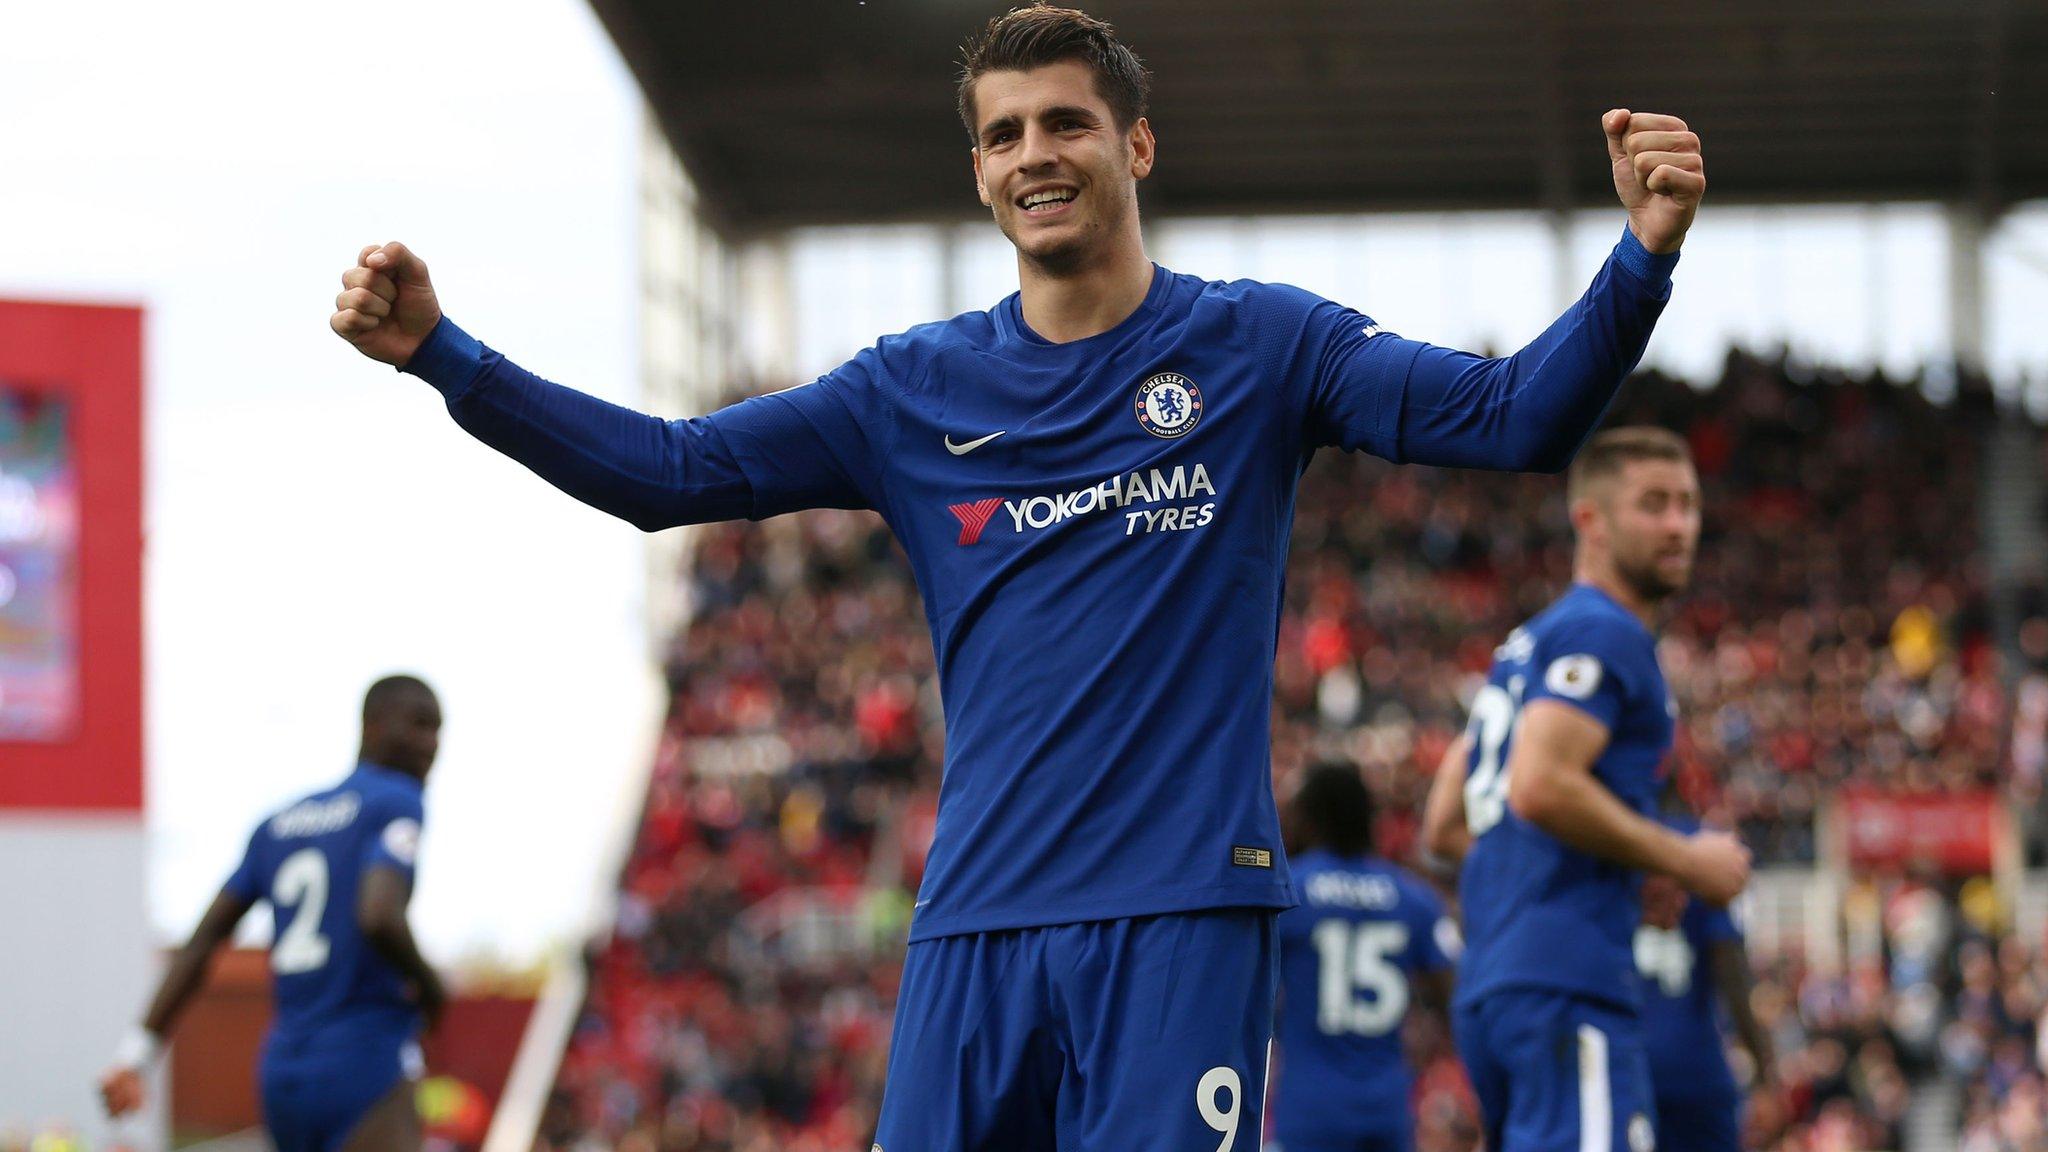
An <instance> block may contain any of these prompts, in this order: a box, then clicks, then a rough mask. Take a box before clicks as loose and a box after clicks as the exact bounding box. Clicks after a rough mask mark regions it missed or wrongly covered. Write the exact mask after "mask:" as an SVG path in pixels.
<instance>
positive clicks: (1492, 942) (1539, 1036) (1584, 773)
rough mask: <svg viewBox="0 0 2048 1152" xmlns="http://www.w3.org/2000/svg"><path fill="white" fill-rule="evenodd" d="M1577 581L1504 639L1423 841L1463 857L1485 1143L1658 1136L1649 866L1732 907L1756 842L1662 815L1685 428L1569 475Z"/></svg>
mask: <svg viewBox="0 0 2048 1152" xmlns="http://www.w3.org/2000/svg"><path fill="white" fill-rule="evenodd" d="M1566 493H1567V499H1568V500H1569V501H1570V504H1571V520H1572V528H1573V530H1574V531H1575V532H1576V534H1577V537H1578V541H1577V550H1576V553H1575V556H1574V560H1573V577H1574V581H1575V582H1574V583H1573V585H1572V587H1571V588H1570V590H1569V591H1567V592H1566V593H1565V594H1564V595H1563V596H1560V597H1559V598H1558V599H1557V600H1556V602H1554V603H1553V604H1551V606H1550V607H1549V608H1546V609H1545V610H1544V611H1543V612H1542V613H1540V614H1539V615H1537V616H1536V617H1535V618H1534V619H1532V620H1530V621H1529V622H1528V623H1527V624H1525V625H1523V626H1522V627H1520V628H1517V629H1515V630H1514V631H1513V632H1512V633H1510V634H1509V636H1508V638H1507V642H1506V643H1504V644H1502V645H1501V646H1500V647H1499V648H1498V649H1496V650H1495V652H1494V665H1493V671H1492V674H1491V675H1490V676H1489V677H1488V678H1487V682H1486V685H1485V686H1484V687H1482V688H1481V689H1480V690H1479V692H1478V694H1477V695H1476V696H1475V697H1474V698H1473V701H1472V717H1471V721H1470V723H1469V724H1468V725H1467V726H1466V731H1465V736H1464V737H1463V738H1462V739H1461V740H1460V741H1459V747H1460V748H1463V749H1465V750H1467V756H1468V758H1469V764H1468V767H1467V771H1466V772H1465V773H1463V778H1464V783H1463V795H1462V801H1463V803H1462V813H1463V817H1464V822H1465V825H1466V828H1467V834H1468V835H1469V836H1470V841H1469V848H1468V847H1467V845H1466V841H1465V840H1464V838H1463V837H1461V836H1458V835H1456V834H1454V833H1450V832H1448V831H1447V829H1446V827H1445V825H1446V824H1447V823H1448V822H1449V817H1450V816H1451V814H1452V813H1454V812H1455V811H1456V807H1457V806H1454V805H1452V804H1450V803H1448V802H1446V801H1445V799H1444V794H1445V793H1446V792H1448V791H1450V790H1451V789H1453V788H1455V787H1456V781H1457V778H1458V775H1459V774H1458V772H1457V769H1456V768H1455V766H1446V768H1445V769H1443V770H1442V773H1441V775H1440V777H1439V780H1438V782H1437V785H1436V787H1435V788H1434V789H1433V790H1432V802H1431V804H1430V805H1429V810H1428V814H1427V817H1426V820H1425V828H1424V838H1425V842H1426V843H1427V844H1428V845H1429V846H1430V848H1431V849H1432V850H1433V851H1435V852H1438V853H1439V854H1443V855H1448V856H1453V857H1455V856H1457V855H1458V854H1459V853H1460V852H1463V854H1464V871H1463V874H1462V877H1461V884H1460V897H1461V899H1462V901H1463V905H1464V920H1465V933H1464V935H1465V948H1466V951H1465V956H1464V960H1463V966H1462V968H1461V970H1460V973H1459V979H1458V994H1457V998H1456V1003H1455V1006H1454V1010H1453V1029H1454V1032H1455V1034H1456V1037H1457V1042H1458V1050H1459V1053H1460V1054H1461V1055H1462V1056H1463V1057H1464V1060H1465V1067H1466V1070H1467V1071H1468V1072H1469V1073H1470V1074H1471V1077H1472V1085H1473V1088H1474V1089H1475V1090H1476V1091H1477V1092H1478V1094H1479V1103H1480V1109H1481V1111H1482V1112H1483V1113H1484V1122H1485V1129H1486V1146H1487V1147H1488V1148H1489V1149H1493V1150H1494V1152H1551V1150H1558V1152H1608V1150H1609V1149H1619V1148H1627V1149H1631V1150H1632V1152H1650V1149H1651V1148H1653V1147H1655V1144H1656V1135H1655V1127H1654V1119H1653V1116H1654V1108H1655V1103H1654V1100H1653V1097H1652V1091H1651V1084H1650V1079H1649V1071H1648V1069H1647V1067H1646V1066H1645V1054H1644V1047H1643V1040H1642V1031H1641V1021H1640V1018H1639V1015H1638V1013H1639V1010H1640V1008H1639V1003H1638V992H1637V981H1636V977H1635V973H1634V968H1635V961H1634V955H1633V950H1632V944H1633V941H1634V938H1635V931H1636V926H1637V923H1638V922H1639V920H1640V919H1641V913H1642V903H1641V899H1640V885H1641V876H1642V874H1643V873H1645V872H1653V873H1660V874H1663V875H1666V876H1669V877H1671V878H1672V879H1674V880H1676V881H1677V882H1678V883H1679V884H1680V885H1682V886H1683V887H1684V888H1686V889H1687V890H1689V891H1691V892H1693V893H1695V894H1697V895H1699V896H1700V897H1702V898H1703V899H1705V900H1706V901H1707V902H1708V903H1710V904H1716V905H1723V904H1726V903H1727V902H1728V901H1729V900H1731V899H1733V898H1734V897H1735V896H1736V894H1737V893H1739V892H1741V891H1742V888H1743V885H1744V884H1746V883H1747V882H1748V878H1749V853H1748V851H1747V850H1745V849H1744V848H1743V847H1742V845H1741V844H1740V843H1739V842H1738V841H1736V840H1735V838H1734V837H1732V836H1729V835H1727V834H1725V833H1720V832H1698V833H1694V834H1692V835H1690V836H1685V835H1680V834H1679V833H1677V832H1674V831H1672V830H1671V829H1670V828H1667V827H1666V826H1665V825H1663V824H1662V823H1660V822H1658V820H1657V819H1656V818H1655V816H1654V815H1652V813H1653V811H1654V806H1655V801H1656V796H1657V792H1658V781H1657V771H1658V766H1659V763H1660V762H1661V761H1662V760H1663V758H1664V755H1665V753H1666V752H1667V751H1669V750H1670V747H1671V738H1672V728H1673V723H1674V706H1673V704H1672V703H1671V697H1670V693H1669V691H1668V690H1667V689H1666V687H1665V684H1664V674H1663V672H1662V671H1661V670H1660V669H1659V668H1658V666H1657V651H1656V635H1655V633H1654V632H1653V631H1652V629H1653V627H1654V625H1655V623H1656V616H1657V612H1658V609H1659V608H1660V607H1661V606H1662V605H1663V603H1664V602H1665V601H1666V600H1668V599H1669V598H1670V597H1671V596H1672V595H1673V594H1675V593H1677V592H1678V591H1680V590H1681V589H1683V588H1684V587H1685V585H1686V581H1687V580H1688V579H1689V577H1690V576H1691V573H1692V559H1693V551H1694V548H1695V547H1696V545H1697V544H1698V541H1699V532H1700V503H1699V477H1698V476H1697V475H1696V474H1695V472H1694V470H1693V466H1692V459H1691V456H1690V454H1689V453H1688V452H1687V450H1686V446H1685V441H1683V440H1682V439H1680V438H1679V437H1678V436H1676V435H1674V434H1673V433H1671V432H1667V431H1665V430H1663V429H1661V428H1614V429H1609V430H1607V431H1604V432H1601V433H1599V434H1598V435H1596V436H1594V437H1593V439H1592V440H1591V441H1590V442H1588V443H1587V445H1586V446H1585V448H1584V450H1583V451H1581V452H1580V453H1579V456H1578V459H1577V460H1575V461H1574V462H1573V463H1572V466H1571V473H1570V478H1569V480H1568V481H1567V484H1566Z"/></svg>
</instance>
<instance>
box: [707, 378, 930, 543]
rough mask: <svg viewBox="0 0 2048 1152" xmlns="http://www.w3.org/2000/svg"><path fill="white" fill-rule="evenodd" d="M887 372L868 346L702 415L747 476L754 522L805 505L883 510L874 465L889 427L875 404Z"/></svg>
mask: <svg viewBox="0 0 2048 1152" xmlns="http://www.w3.org/2000/svg"><path fill="white" fill-rule="evenodd" d="M887 373H888V370H887V368H886V367H885V366H884V361H883V356H882V353H881V351H880V349H879V348H869V349H867V350H866V351H864V352H862V353H860V355H858V356H855V357H854V358H853V359H851V360H849V361H847V362H846V363H844V364H842V365H840V366H839V367H837V368H835V369H833V370H832V371H830V372H828V373H826V374H825V375H823V376H820V377H819V378H818V379H816V380H814V381H812V382H811V383H809V384H804V385H800V386H798V387H795V388H789V389H785V390H783V391H781V392H771V393H769V394H768V395H766V396H756V397H754V398H753V399H751V400H742V401H741V402H739V403H738V404H735V405H733V406H732V407H730V408H725V409H722V410H720V411H718V412H714V413H712V414H711V415H710V416H709V417H708V418H707V421H708V423H709V424H710V425H711V427H713V428H714V429H716V430H717V431H718V433H719V434H720V436H721V438H722V439H723V440H724V442H725V443H726V444H727V445H728V446H729V447H730V448H731V450H732V454H733V458H734V460H736V461H737V462H738V464H739V468H740V471H741V472H743V473H744V474H745V475H746V478H747V484H748V486H749V488H750V489H751V490H752V494H753V508H752V511H751V513H750V515H751V517H752V518H753V519H756V520H760V519H763V518H765V517H768V516H776V515H780V514H781V513H784V512H794V511H798V510H800V509H804V508H872V509H878V510H879V509H881V508H882V505H883V493H882V479H881V470H880V467H879V465H878V463H877V462H878V461H879V460H881V459H882V458H883V455H884V453H885V451H886V447H885V442H886V440H887V439H888V437H889V434H890V431H891V430H892V428H893V423H892V421H891V420H890V416H889V413H890V409H889V407H888V406H887V405H886V404H882V403H880V402H879V397H880V396H881V395H882V389H883V387H884V386H885V381H886V380H887Z"/></svg>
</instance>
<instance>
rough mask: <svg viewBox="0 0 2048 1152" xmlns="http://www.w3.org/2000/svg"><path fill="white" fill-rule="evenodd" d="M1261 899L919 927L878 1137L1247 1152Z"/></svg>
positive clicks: (1271, 962)
mask: <svg viewBox="0 0 2048 1152" xmlns="http://www.w3.org/2000/svg"><path fill="white" fill-rule="evenodd" d="M1274 915H1275V913H1274V911H1273V910H1272V909H1267V908H1226V909H1214V910H1208V911H1200V912H1184V913H1175V914H1172V915H1164V916H1146V917H1140V918H1137V919H1129V920H1101V921H1091V922H1088V923H1082V924H1064V925H1058V926H1055V927H1050V928H1022V929H1016V930H1012V931H1007V932H983V933H976V934H970V935H963V936H943V937H939V938H937V939H933V940H920V941H918V942H916V943H913V944H912V945H911V946H910V952H909V954H908V955H907V956H906V957H905V959H904V963H903V984H902V988H901V990H900V991H899V992H898V994H897V999H896V1025H895V1033H894V1037H893V1039H892V1040H891V1041H890V1048H889V1083H888V1087H887V1090H886V1091H885V1092H884V1093H883V1097H882V1115H881V1120H880V1122H879V1124H878V1125H877V1126H876V1133H875V1144H876V1145H877V1146H878V1147H879V1148H880V1149H882V1150H883V1152H927V1150H931V1149H941V1148H955V1149H969V1148H971V1149H974V1150H976V1152H1007V1150H1009V1149H1017V1150H1019V1152H1023V1150H1030V1152H1046V1150H1050V1149H1078V1150H1086V1152H1093V1150H1095V1149H1117V1150H1118V1152H1145V1150H1148V1149H1157V1150H1159V1152H1166V1150H1169V1149H1171V1150H1173V1152H1182V1150H1184V1149H1188V1148H1201V1149H1202V1150H1203V1152H1209V1150H1210V1149H1214V1150H1216V1152H1258V1147H1259V1131H1260V1127H1261V1123H1262V1113H1263V1110H1264V1104H1265V1095H1266V1049H1267V1045H1268V1042H1269V1041H1270V1040H1271V1038H1272V1035H1273V998H1274V995H1275V993H1276V991H1277V987H1276V980H1277V977H1278V961H1279V947H1280V946H1279V936H1278V935H1277V934H1276V933H1275V931H1274V927H1273V919H1274Z"/></svg>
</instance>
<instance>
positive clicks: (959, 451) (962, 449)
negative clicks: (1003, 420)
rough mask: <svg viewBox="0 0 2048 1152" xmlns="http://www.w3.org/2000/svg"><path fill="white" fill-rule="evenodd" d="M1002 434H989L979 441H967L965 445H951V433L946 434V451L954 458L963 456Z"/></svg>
mask: <svg viewBox="0 0 2048 1152" xmlns="http://www.w3.org/2000/svg"><path fill="white" fill-rule="evenodd" d="M1008 431H1009V429H1008V428H1005V429H1003V432H1008ZM1003 432H991V433H989V434H988V435H986V436H983V437H982V438H981V439H979V440H969V441H968V442H966V443H965V444H955V443H953V435H952V433H950V432H949V433H947V434H946V451H948V452H951V453H952V454H953V455H955V456H965V455H967V454H968V453H969V452H972V451H974V450H975V449H976V448H979V447H981V446H982V445H983V444H986V443H988V442H989V441H991V440H993V439H995V438H996V437H998V436H1001V435H1002V434H1003Z"/></svg>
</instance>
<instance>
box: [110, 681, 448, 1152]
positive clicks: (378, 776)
mask: <svg viewBox="0 0 2048 1152" xmlns="http://www.w3.org/2000/svg"><path fill="white" fill-rule="evenodd" d="M440 733H441V705H440V702H439V701H438V700H436V699H435V697H434V692H433V690H432V689H430V688H428V687H427V685H426V684H425V682H423V681H421V680H418V679H416V678H414V677H411V676H387V677H385V678H384V679H382V680H379V681H377V682H376V683H375V684H372V685H370V690H369V691H368V692H367V693H366V694H365V695H364V696H363V733H362V736H363V738H362V745H361V748H362V751H361V753H360V755H359V756H358V757H357V764H356V768H355V771H353V772H351V773H350V774H349V775H348V777H347V778H346V779H344V780H342V781H341V783H339V784H337V785H335V786H334V787H332V788H329V789H327V790H326V791H323V792H316V793H314V794H313V795H311V796H308V797H306V798H305V799H303V800H300V801H298V802H297V803H295V804H292V805H291V806H289V807H287V808H285V809H284V810H282V811H280V812H278V813H277V814H276V815H274V816H272V817H271V818H270V819H268V820H265V821H264V822H263V823H262V824H260V825H258V826H257V828H256V832H255V834H254V835H253V836H251V837H250V838H249V848H248V851H247V853H246V854H245V855H244V856H243V857H242V863H241V866H240V867H238V868H236V869H235V872H234V875H232V876H230V877H228V882H227V883H226V884H225V885H224V886H222V888H221V890H220V894H219V895H218V896H216V897H214V900H213V905H212V906H211V907H209V908H208V909H207V910H206V914H205V915H204V916H203V917H201V918H200V921H199V927H198V928H196V929H194V930H193V932H192V938H191V940H189V941H188V942H186V944H185V946H184V947H183V948H181V949H179V950H178V952H177V954H176V955H175V956H173V957H172V958H171V965H170V968H169V970H168V971H166V972H165V973H164V978H163V981H162V983H161V984H159V985H158V987H157V992H156V997H155V999H154V1000H152V1001H151V1002H150V1006H149V1014H148V1015H147V1016H146V1017H144V1019H143V1022H142V1024H141V1026H140V1027H139V1028H137V1029H136V1030H135V1031H133V1032H132V1033H130V1034H129V1036H128V1037H127V1039H125V1040H123V1041H122V1044H121V1050H120V1052H119V1054H118V1055H117V1056H116V1059H115V1064H114V1067H113V1068H112V1069H111V1070H110V1071H109V1072H108V1073H107V1074H106V1076H105V1077H104V1078H103V1079H102V1080H101V1081H100V1094H101V1097H102V1099H104V1101H105V1102H106V1106H107V1111H108V1112H109V1113H110V1114H111V1115H114V1116H120V1115H123V1114H125V1113H127V1112H129V1111H130V1110H132V1109H134V1108H136V1107H137V1106H139V1105H140V1104H141V1103H142V1095H143V1084H142V1076H143V1073H144V1072H145V1071H146V1070H147V1069H148V1067H149V1066H150V1065H151V1064H152V1063H153V1062H154V1061H155V1058H156V1055H157V1053H158V1051H159V1050H160V1049H161V1047H162V1044H163V1038H164V1037H166V1036H168V1035H169V1034H170V1031H171V1027H172V1025H174V1024H175V1023H176V1022H177V1019H178V1015H179V1013H181V1012H182V1011H184V1008H185V1005H186V1003H187V1002H188V1001H190V1000H191V998H192V995H193V993H195V992H197V991H198V990H199V987H200V985H201V984H202V983H203V982H204V981H205V979H206V968H207V965H208V964H209V963H210V962H211V960H212V958H213V953H214V951H215V950H216V949H218V948H219V947H220V946H221V945H222V944H224V943H226V942H227V940H228V939H229V937H231V936H233V935H234V931H235V925H236V924H238V923H240V922H241V919H242V917H243V915H244V914H246V913H247V912H248V911H249V909H250V908H251V907H253V906H254V905H255V904H256V902H257V901H258V900H268V901H270V907H271V910H272V911H273V912H274V913H275V916H276V921H277V925H278V930H277V935H276V938H275V939H274V940H273V941H272V942H271V945H270V971H271V978H272V990H273V996H274V1004H275V1017H274V1019H273V1021H272V1023H271V1026H270V1035H269V1036H268V1037H267V1038H266V1039H265V1041H264V1044H263V1057H262V1061H261V1064H260V1067H259V1069H258V1073H257V1079H258V1087H259V1089H260V1094H261V1096H262V1099H263V1120H264V1125H265V1126H266V1127H267V1128H269V1129H270V1136H271V1139H272V1140H273V1141H274V1142H275V1143H276V1145H277V1147H278V1150H279V1152H404V1150H406V1149H418V1148H419V1146H420V1129H419V1117H418V1114H417V1113H416V1112H415V1111H414V1109H413V1102H412V1081H413V1080H414V1079H416V1078H417V1077H418V1076H419V1074H420V1072H421V1061H420V1053H419V1046H418V1043H417V1037H418V1034H419V1032H420V1029H421V1027H422V1024H425V1025H428V1026H431V1025H432V1023H433V1021H434V1020H435V1018H436V1017H437V1016H438V1015H439V1014H440V1011H441V1006H442V1004H443V1003H445V1002H446V1000H447V994H446V993H445V992H444V991H443V990H442V987H441V981H440V978H439V977H438V976H436V975H435V973H434V970H433V969H432V968H431V967H429V966H428V964H427V962H426V960H425V959H423V958H422V957H421V956H420V953H419V949H418V948H417V947H415V946H414V944H413V938H412V931H411V929H410V927H409V926H408V925H407V923H406V916H405V910H406V904H407V902H408V900H409V899H410V898H411V895H412V881H413V859H414V856H415V854H416V853H417V851H418V848H419V839H420V821H421V818H422V816H423V811H422V808H421V806H420V792H421V787H422V785H424V784H425V782H426V778H427V770H428V769H429V768H431V767H432V766H433V763H434V753H435V752H436V750H437V749H438V748H439V745H440Z"/></svg>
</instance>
